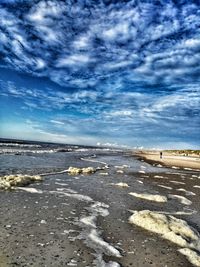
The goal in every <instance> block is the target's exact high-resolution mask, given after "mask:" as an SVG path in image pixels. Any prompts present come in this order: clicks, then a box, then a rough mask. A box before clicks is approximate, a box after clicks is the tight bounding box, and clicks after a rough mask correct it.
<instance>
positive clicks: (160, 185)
mask: <svg viewBox="0 0 200 267" xmlns="http://www.w3.org/2000/svg"><path fill="white" fill-rule="evenodd" d="M158 186H159V187H162V188H165V189H169V190H172V187H170V186H165V185H162V184H158Z"/></svg>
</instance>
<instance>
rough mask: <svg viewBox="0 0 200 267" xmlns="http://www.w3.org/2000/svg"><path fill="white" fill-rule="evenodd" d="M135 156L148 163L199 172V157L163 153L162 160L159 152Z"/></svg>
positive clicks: (145, 152)
mask: <svg viewBox="0 0 200 267" xmlns="http://www.w3.org/2000/svg"><path fill="white" fill-rule="evenodd" d="M135 154H136V155H138V156H140V157H141V158H144V159H146V160H147V161H148V162H149V163H155V162H156V163H160V164H162V165H164V166H169V167H180V168H182V169H184V168H190V169H198V170H199V171H200V157H194V156H179V155H174V154H172V153H168V152H163V155H162V158H160V154H159V152H151V151H141V152H136V153H135Z"/></svg>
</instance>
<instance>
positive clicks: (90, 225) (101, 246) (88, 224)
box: [80, 201, 121, 267]
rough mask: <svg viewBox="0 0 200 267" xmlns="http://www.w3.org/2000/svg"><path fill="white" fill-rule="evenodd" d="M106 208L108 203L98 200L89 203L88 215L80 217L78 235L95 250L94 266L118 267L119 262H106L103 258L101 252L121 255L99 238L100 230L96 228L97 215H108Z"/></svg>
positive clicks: (116, 255)
mask: <svg viewBox="0 0 200 267" xmlns="http://www.w3.org/2000/svg"><path fill="white" fill-rule="evenodd" d="M108 208H109V206H108V205H106V204H105V203H102V202H98V201H97V202H94V203H93V204H91V205H90V207H89V208H88V211H89V212H90V215H89V216H85V217H82V218H80V226H81V227H82V229H83V232H82V233H81V235H80V237H81V238H82V239H84V240H85V243H86V244H87V245H88V246H89V247H91V248H92V249H94V250H95V252H96V253H95V256H96V259H95V260H94V264H95V266H99V267H102V266H107V267H118V266H119V264H118V263H116V262H108V263H106V262H105V261H104V260H103V254H106V255H108V256H115V257H121V254H120V252H119V251H118V250H117V249H116V248H115V247H114V246H112V245H111V244H109V243H108V242H106V241H105V240H103V239H102V238H101V232H100V231H99V230H98V228H97V218H98V216H102V217H106V216H108V215H109V211H108Z"/></svg>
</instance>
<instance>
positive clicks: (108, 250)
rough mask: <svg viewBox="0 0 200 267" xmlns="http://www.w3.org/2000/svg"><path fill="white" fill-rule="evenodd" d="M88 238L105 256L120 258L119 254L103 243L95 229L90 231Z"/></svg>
mask: <svg viewBox="0 0 200 267" xmlns="http://www.w3.org/2000/svg"><path fill="white" fill-rule="evenodd" d="M88 238H89V239H90V240H91V241H92V242H93V243H94V244H93V245H94V246H95V247H97V248H100V249H101V250H103V251H104V253H105V254H107V255H109V256H114V257H121V254H120V252H119V251H118V250H117V249H116V248H114V247H113V246H111V245H110V244H109V243H107V242H106V241H104V240H103V239H102V238H101V237H100V236H99V233H98V231H97V230H96V229H92V230H91V232H90V233H89V236H88Z"/></svg>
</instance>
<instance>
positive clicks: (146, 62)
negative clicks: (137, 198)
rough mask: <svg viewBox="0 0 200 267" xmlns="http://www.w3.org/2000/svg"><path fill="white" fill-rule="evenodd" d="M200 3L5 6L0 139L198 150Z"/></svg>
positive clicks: (69, 1) (0, 0) (8, 1)
mask: <svg viewBox="0 0 200 267" xmlns="http://www.w3.org/2000/svg"><path fill="white" fill-rule="evenodd" d="M199 115H200V1H192V0H188V1H187V0H177V1H175V0H173V1H172V0H148V1H147V0H124V1H123V0H120V1H119V0H110V1H109V0H95V1H94V0H48V1H47V0H0V137H3V138H17V139H28V140H41V141H51V142H60V143H71V144H84V145H95V144H101V145H105V144H106V145H114V146H127V147H145V148H177V149H181V148H191V149H199V148H200V137H199V136H200V116H199Z"/></svg>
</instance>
